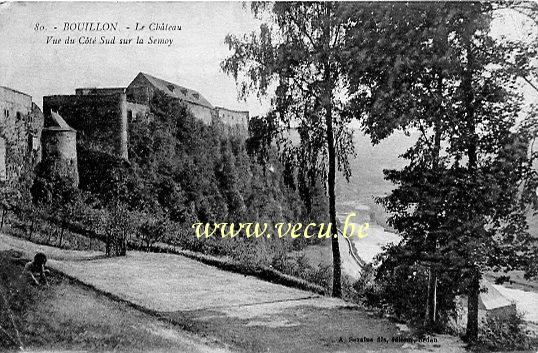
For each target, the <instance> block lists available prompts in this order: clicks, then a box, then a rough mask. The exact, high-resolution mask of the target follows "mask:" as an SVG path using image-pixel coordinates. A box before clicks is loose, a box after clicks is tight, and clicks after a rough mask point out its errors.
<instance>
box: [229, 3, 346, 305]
mask: <svg viewBox="0 0 538 353" xmlns="http://www.w3.org/2000/svg"><path fill="white" fill-rule="evenodd" d="M348 10H349V5H348V4H344V3H335V2H324V3H315V2H312V3H307V2H286V3H284V2H277V3H263V4H262V3H254V4H253V5H252V11H253V13H254V15H255V16H257V17H258V18H260V19H263V20H266V21H264V23H263V24H262V25H261V26H260V31H259V33H254V32H253V33H251V34H249V35H244V36H243V37H242V38H238V37H236V36H233V35H228V36H226V39H225V42H226V43H227V44H228V46H229V48H230V50H231V51H232V54H231V55H230V57H228V58H227V59H225V60H224V61H223V62H222V64H221V66H222V69H223V70H224V71H225V72H226V73H228V74H229V75H231V76H233V77H234V79H235V80H236V82H237V84H238V86H239V95H240V97H242V98H244V97H246V96H247V95H248V94H250V93H255V94H257V95H258V96H265V95H271V97H272V99H271V103H272V104H271V111H270V112H269V113H268V114H267V115H266V116H265V117H262V118H261V119H263V120H264V121H263V122H262V123H260V122H259V121H258V119H257V120H256V121H255V123H256V124H255V126H254V128H255V131H261V133H260V136H262V139H261V140H260V141H263V139H265V140H271V138H272V137H274V136H278V137H277V140H278V145H279V147H280V148H281V150H282V151H281V160H282V162H283V165H284V167H285V168H286V169H287V170H288V173H286V175H288V179H287V181H286V184H287V185H288V186H290V187H292V188H293V187H295V185H296V183H295V182H294V180H293V179H292V176H293V173H291V170H293V169H294V168H297V170H299V175H298V178H299V184H300V191H301V196H302V198H303V200H305V201H306V205H307V211H309V212H310V211H311V204H312V199H313V197H312V195H310V193H309V190H310V188H311V189H314V188H313V186H315V183H316V181H317V178H318V177H319V178H321V179H323V180H324V181H325V182H326V183H324V184H326V185H327V193H328V198H329V202H328V204H329V219H330V222H331V223H332V224H335V225H336V206H335V205H336V200H335V192H334V184H335V173H336V167H337V166H338V169H339V170H341V171H342V172H343V174H344V175H345V176H346V178H349V175H350V169H349V162H348V156H349V155H350V154H353V144H352V132H351V130H350V129H349V127H348V124H349V123H350V121H351V119H352V118H353V113H352V112H351V111H350V110H349V108H350V107H349V105H348V104H347V102H346V98H347V95H346V89H347V82H348V80H347V78H346V75H345V72H344V70H343V69H344V67H345V65H346V62H345V55H343V53H345V39H346V26H347V25H348V24H349V22H350V20H351V19H350V18H349V17H348V15H347V11H348ZM273 88H274V94H273ZM267 129H270V130H272V132H269V133H268V132H267V131H266V130H267ZM294 129H296V130H297V131H298V132H299V135H300V144H299V145H294V144H292V143H290V141H289V132H288V131H289V130H294ZM255 146H256V145H255ZM262 159H263V155H262ZM333 228H334V227H333ZM335 231H336V230H335ZM332 247H333V259H334V261H333V271H334V276H333V280H334V283H333V295H334V296H336V297H340V296H341V295H342V291H341V283H340V281H341V263H340V252H339V249H338V241H337V240H336V239H333V241H332Z"/></svg>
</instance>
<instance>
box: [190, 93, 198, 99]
mask: <svg viewBox="0 0 538 353" xmlns="http://www.w3.org/2000/svg"><path fill="white" fill-rule="evenodd" d="M192 95H193V97H194V98H196V99H200V95H199V94H198V93H193V94H192Z"/></svg>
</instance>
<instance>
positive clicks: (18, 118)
mask: <svg viewBox="0 0 538 353" xmlns="http://www.w3.org/2000/svg"><path fill="white" fill-rule="evenodd" d="M20 120H22V114H21V112H17V121H20Z"/></svg>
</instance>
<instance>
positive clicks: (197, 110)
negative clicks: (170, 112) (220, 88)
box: [183, 101, 213, 125]
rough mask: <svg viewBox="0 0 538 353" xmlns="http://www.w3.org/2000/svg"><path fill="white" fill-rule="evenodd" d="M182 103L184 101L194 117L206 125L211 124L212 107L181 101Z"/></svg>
mask: <svg viewBox="0 0 538 353" xmlns="http://www.w3.org/2000/svg"><path fill="white" fill-rule="evenodd" d="M183 103H186V105H187V108H188V109H189V110H190V111H191V113H192V115H194V117H195V118H196V119H199V120H201V121H202V122H203V123H204V124H206V125H211V122H212V121H213V109H211V108H208V107H205V106H202V105H198V104H193V103H189V102H185V101H183Z"/></svg>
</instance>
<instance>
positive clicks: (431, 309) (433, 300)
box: [424, 72, 443, 327]
mask: <svg viewBox="0 0 538 353" xmlns="http://www.w3.org/2000/svg"><path fill="white" fill-rule="evenodd" d="M437 94H438V97H439V99H440V100H442V96H443V76H442V74H441V72H438V74H437ZM442 113H443V108H442V103H441V101H440V102H439V109H438V112H437V119H436V121H435V124H434V137H433V151H432V168H433V170H434V171H437V170H438V169H439V162H440V161H439V159H440V157H441V134H442V126H441V124H442V121H441V116H442ZM435 207H437V205H435ZM428 237H429V238H430V239H429V241H430V244H431V245H430V251H431V254H432V255H435V253H436V252H437V237H436V235H435V234H432V233H430V234H429V235H428ZM428 270H429V274H428V294H427V300H426V318H425V322H424V324H425V326H426V327H432V326H434V325H435V322H436V320H437V318H436V316H437V269H436V268H435V265H434V264H430V266H429V269H428Z"/></svg>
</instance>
